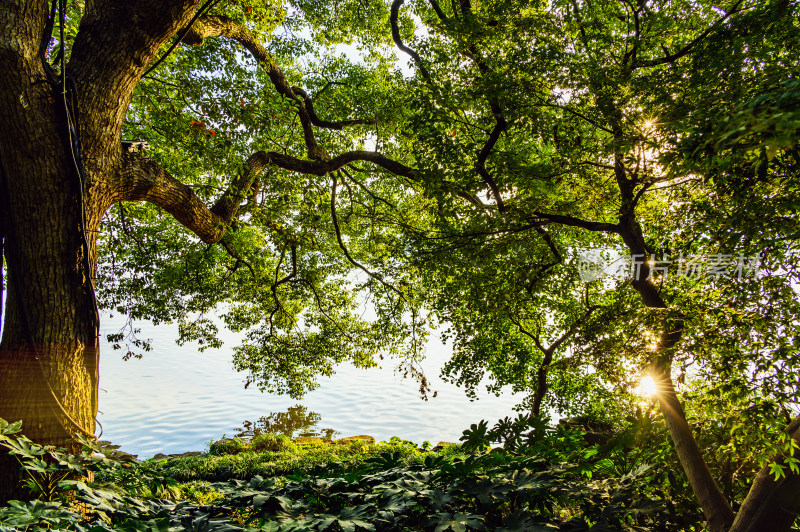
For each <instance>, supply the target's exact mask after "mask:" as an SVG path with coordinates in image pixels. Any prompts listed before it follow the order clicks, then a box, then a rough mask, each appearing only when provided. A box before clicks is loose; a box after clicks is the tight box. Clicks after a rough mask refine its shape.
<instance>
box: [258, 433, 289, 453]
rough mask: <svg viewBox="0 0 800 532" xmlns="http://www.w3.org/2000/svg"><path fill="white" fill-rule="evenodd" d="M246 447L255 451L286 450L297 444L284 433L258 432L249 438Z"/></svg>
mask: <svg viewBox="0 0 800 532" xmlns="http://www.w3.org/2000/svg"><path fill="white" fill-rule="evenodd" d="M248 447H249V449H250V450H251V451H256V452H264V451H272V452H281V451H283V452H288V451H292V450H294V449H295V448H296V447H297V446H296V445H295V443H294V442H293V441H292V440H291V438H289V437H288V436H286V435H284V434H259V435H257V436H255V437H254V438H253V439H252V440H250V444H249V445H248Z"/></svg>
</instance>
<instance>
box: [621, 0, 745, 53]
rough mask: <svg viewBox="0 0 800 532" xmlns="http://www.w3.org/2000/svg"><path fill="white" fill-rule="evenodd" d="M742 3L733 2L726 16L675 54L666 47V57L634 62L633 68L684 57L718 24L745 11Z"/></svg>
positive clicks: (740, 1)
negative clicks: (741, 6)
mask: <svg viewBox="0 0 800 532" xmlns="http://www.w3.org/2000/svg"><path fill="white" fill-rule="evenodd" d="M741 4H742V0H739V1H737V2H736V3H735V4H733V7H731V9H730V10H729V11H728V12H727V13H725V16H723V17H720V18H719V19H718V20H717V21H716V22H714V23H713V24H712V25H711V26H709V27H708V28H706V30H705V31H704V32H703V33H701V34H700V35H698V36H697V37H695V38H694V39H692V40H691V41H689V43H688V44H687V45H686V46H684V47H683V48H681V49H680V50H678V51H677V52H675V53H674V54H670V53H669V51H668V50H667V49H666V48H664V57H661V58H658V59H652V60H650V61H644V62H642V63H639V64H638V65H637V64H634V65H633V68H648V67H654V66H658V65H665V64H668V63H674V62H675V61H677V60H678V59H680V58H681V57H683V56H685V55H686V54H688V53H689V52H691V51H692V50H693V49H694V47H695V46H697V45H698V44H699V43H700V42H701V41H702V40H703V39H705V38H706V37H708V35H709V34H710V33H711V32H712V31H714V30H715V29H716V28H717V26H719V25H720V24H722V23H723V22H725V20H727V19H728V18H730V17H731V16H733V15H735V14H736V13H739V12H741V11H743V10H742V9H739V6H740V5H741Z"/></svg>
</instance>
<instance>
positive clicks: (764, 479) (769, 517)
mask: <svg viewBox="0 0 800 532" xmlns="http://www.w3.org/2000/svg"><path fill="white" fill-rule="evenodd" d="M786 432H787V433H788V434H789V436H791V437H792V438H793V439H794V440H796V441H798V442H800V417H797V418H795V420H794V421H792V422H791V423H790V424H789V426H788V427H787V428H786ZM795 454H796V453H795ZM784 458H785V457H784V456H776V457H774V459H773V461H775V462H778V463H783V459H784ZM798 513H800V474H798V473H794V472H792V471H791V469H790V468H789V467H788V466H786V469H785V476H783V477H782V478H780V479H777V480H776V479H775V476H774V475H773V474H772V472H771V471H770V467H769V464H767V465H765V466H764V467H763V468H762V469H761V471H759V472H758V475H757V476H756V479H755V481H754V482H753V485H752V486H751V487H750V492H749V493H748V494H747V497H746V498H745V500H744V503H743V504H742V507H741V508H740V509H739V512H738V513H737V514H736V520H735V521H734V522H733V526H732V527H731V530H730V532H760V531H762V530H769V531H770V532H784V531H786V530H790V529H791V528H792V525H793V524H794V521H795V519H796V518H797V514H798Z"/></svg>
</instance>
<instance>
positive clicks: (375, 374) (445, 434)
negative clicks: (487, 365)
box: [98, 316, 521, 458]
mask: <svg viewBox="0 0 800 532" xmlns="http://www.w3.org/2000/svg"><path fill="white" fill-rule="evenodd" d="M122 323H123V321H122V320H120V319H117V318H109V317H107V316H106V317H104V318H103V319H102V323H101V339H102V338H105V335H106V334H107V333H111V332H117V331H118V330H119V328H120V326H121V325H122ZM137 326H140V327H141V329H142V332H141V334H140V335H139V337H140V338H152V340H153V342H152V345H153V350H152V351H149V352H146V353H143V354H144V357H143V358H142V359H133V358H132V359H130V360H128V361H124V360H122V352H121V351H114V350H113V349H112V348H111V346H110V345H109V344H107V343H105V342H101V355H100V388H101V390H100V411H101V413H100V414H99V415H98V420H99V421H100V422H101V423H102V425H103V435H102V439H104V440H110V441H112V442H113V443H115V444H117V445H121V446H122V450H123V451H126V452H129V453H133V454H137V455H139V457H140V458H146V457H150V456H152V455H154V454H156V453H159V452H161V453H166V454H169V453H181V452H185V451H202V450H206V449H207V445H208V443H209V442H210V441H212V440H216V439H219V438H221V437H222V436H228V437H231V436H236V435H240V434H245V435H246V434H247V433H249V432H252V430H253V429H262V430H272V431H274V432H288V433H292V434H294V435H299V434H309V433H310V434H320V435H323V436H333V437H344V436H353V435H357V434H369V435H371V436H374V437H375V438H376V439H377V440H379V441H380V440H388V439H389V438H390V437H391V436H400V437H401V438H403V439H408V440H411V441H414V442H416V443H418V444H420V443H422V442H423V441H425V440H428V441H431V442H432V443H433V444H434V445H435V444H436V443H437V442H438V441H458V438H459V436H460V435H461V432H462V431H463V430H464V429H465V428H467V427H468V426H469V425H470V424H471V423H475V422H477V421H479V420H480V419H486V420H488V421H491V422H493V421H496V420H497V419H499V418H501V417H505V416H513V415H516V414H515V412H513V410H512V409H513V407H514V405H515V404H517V403H518V402H519V401H520V400H521V398H520V397H519V396H517V397H515V396H513V395H512V394H510V393H507V394H504V395H503V396H501V397H495V396H493V395H490V394H487V393H485V392H484V393H482V394H480V395H479V399H478V400H477V401H470V399H469V398H468V397H467V396H466V395H465V394H464V392H463V391H462V390H461V389H459V388H458V387H456V386H454V385H452V384H449V383H445V382H443V381H442V380H441V379H439V378H438V375H439V368H440V367H441V365H442V364H443V363H444V362H445V361H446V360H447V358H448V357H449V355H450V350H449V349H448V347H447V346H445V345H443V344H442V343H441V342H440V341H439V340H438V339H437V337H436V336H435V335H432V339H431V345H429V347H428V357H427V359H426V360H425V362H424V363H423V369H424V370H425V373H426V375H427V376H428V379H429V380H430V382H431V387H432V389H433V390H436V391H437V396H436V397H430V399H429V400H428V401H427V402H426V401H423V400H422V399H420V397H419V393H418V388H419V386H418V384H417V383H416V382H415V381H413V380H410V379H403V378H402V377H400V376H398V375H395V374H394V367H393V363H392V362H389V363H386V362H385V361H384V364H383V367H381V368H373V369H368V370H363V369H356V368H354V367H352V366H350V365H343V366H340V367H339V368H338V370H337V372H336V374H335V375H334V376H332V377H330V378H324V377H323V378H322V379H321V381H320V384H321V386H320V387H319V388H318V389H316V390H314V391H313V392H310V393H309V394H308V395H307V396H306V397H305V398H303V399H302V400H299V401H298V400H294V399H291V398H289V397H286V396H280V395H271V394H264V393H261V392H259V391H258V389H256V388H255V386H250V387H249V388H248V389H245V388H244V378H245V374H242V373H237V372H236V371H235V370H234V369H233V366H232V363H231V356H230V353H231V351H230V350H231V349H232V347H233V344H232V343H231V342H228V343H226V344H225V345H224V346H223V348H221V349H216V350H213V349H209V350H207V351H205V352H203V353H200V352H198V351H197V350H196V349H195V347H194V346H192V345H188V344H187V345H185V346H179V345H177V344H176V343H175V338H177V327H176V326H169V325H166V326H165V325H159V326H158V327H156V326H153V325H152V324H148V323H144V324H140V325H137ZM231 338H232V339H233V337H232V336H231ZM429 395H430V394H429Z"/></svg>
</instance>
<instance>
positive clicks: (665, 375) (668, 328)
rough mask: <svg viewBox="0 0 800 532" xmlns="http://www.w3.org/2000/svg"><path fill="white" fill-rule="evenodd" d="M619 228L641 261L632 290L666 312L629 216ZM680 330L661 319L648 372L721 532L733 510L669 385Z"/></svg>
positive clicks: (695, 486)
mask: <svg viewBox="0 0 800 532" xmlns="http://www.w3.org/2000/svg"><path fill="white" fill-rule="evenodd" d="M619 227H620V236H622V239H623V240H624V242H625V244H626V245H627V246H628V249H629V250H630V252H631V253H632V254H633V256H634V257H638V259H639V260H641V264H640V265H639V266H640V267H639V268H636V269H635V270H636V273H637V274H636V275H635V276H634V279H633V280H632V281H631V284H632V286H633V288H634V289H635V290H636V291H637V292H639V295H640V296H641V298H642V302H643V303H644V304H645V305H646V306H647V307H650V308H660V309H664V310H667V309H668V306H667V304H666V302H665V301H664V300H663V299H662V298H661V295H660V294H659V292H658V290H657V289H656V287H655V286H654V285H653V283H652V282H651V281H650V280H649V279H648V278H649V276H650V267H649V265H648V264H647V259H646V257H647V247H646V245H645V242H644V237H643V236H642V232H641V228H640V227H639V224H638V223H637V222H636V221H635V220H634V219H633V217H632V216H623V217H622V219H621V220H620V225H619ZM683 327H684V323H683V320H682V319H680V318H675V317H665V321H664V324H663V328H662V331H661V336H660V338H659V342H658V344H657V345H656V346H655V349H654V352H653V355H652V364H651V367H650V371H651V376H652V378H653V381H654V382H655V384H656V389H657V394H656V398H657V399H658V403H659V406H660V407H661V413H662V415H663V416H664V421H665V422H666V424H667V428H668V430H669V434H670V437H671V438H672V443H673V445H674V446H675V451H676V453H677V454H678V460H679V462H680V464H681V467H682V468H683V471H684V473H685V474H686V478H687V479H688V480H689V485H690V486H691V487H692V491H693V492H694V495H695V497H696V498H697V502H698V503H699V504H700V508H701V509H702V510H703V514H704V515H705V518H706V522H707V525H708V528H709V530H711V532H724V531H726V530H728V528H729V527H730V526H731V524H732V523H733V519H734V513H733V510H732V509H731V506H730V503H729V502H728V500H727V499H726V498H725V495H724V494H723V493H722V490H720V489H719V485H718V484H717V482H716V481H715V480H714V477H713V476H712V475H711V471H710V470H709V469H708V465H707V464H706V462H705V459H704V458H703V453H702V452H701V451H700V447H699V446H698V445H697V442H696V441H695V439H694V434H692V429H691V427H690V426H689V423H688V422H687V421H686V414H685V413H684V411H683V406H682V405H681V403H680V401H678V397H677V395H676V393H675V386H674V384H673V382H672V357H673V351H674V348H675V346H676V345H677V344H678V342H680V340H681V338H682V337H683Z"/></svg>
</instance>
